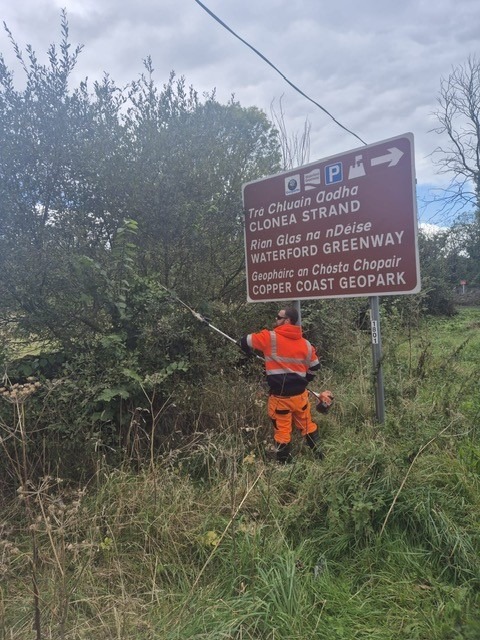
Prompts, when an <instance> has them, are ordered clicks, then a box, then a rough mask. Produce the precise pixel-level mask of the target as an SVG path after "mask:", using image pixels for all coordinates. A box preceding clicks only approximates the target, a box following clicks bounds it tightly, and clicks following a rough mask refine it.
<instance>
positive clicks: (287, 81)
mask: <svg viewBox="0 0 480 640" xmlns="http://www.w3.org/2000/svg"><path fill="white" fill-rule="evenodd" d="M195 2H196V3H197V4H199V5H200V6H201V7H202V9H204V11H206V12H207V13H208V14H209V15H210V16H212V18H213V19H214V20H216V21H217V22H218V23H219V24H220V25H222V27H224V28H225V29H226V30H227V31H230V33H231V34H232V35H234V36H235V37H236V38H238V39H239V40H240V42H243V44H246V45H247V47H248V48H249V49H251V50H252V51H253V52H255V53H256V54H257V56H260V58H262V60H264V61H265V62H266V63H267V64H268V65H269V66H270V67H272V69H274V70H275V71H276V72H277V73H278V74H279V75H280V76H282V78H283V79H284V80H285V82H286V83H287V84H289V85H290V86H291V87H292V88H293V89H295V91H297V92H298V93H299V94H300V95H301V96H303V97H304V98H306V99H307V100H309V101H310V102H312V103H313V104H314V105H315V106H316V107H318V108H319V109H321V110H322V111H323V112H324V113H326V114H327V116H329V117H330V118H331V119H332V120H333V121H334V122H335V124H337V125H338V126H339V127H341V128H342V129H343V130H344V131H347V133H350V134H351V135H352V136H354V137H355V138H357V140H360V142H361V143H362V144H367V143H366V142H365V140H362V138H360V136H357V134H356V133H354V132H353V131H352V130H351V129H348V127H345V126H344V125H343V124H342V123H341V122H339V121H338V120H337V119H336V118H335V117H334V116H333V115H332V114H331V113H330V112H329V111H328V110H327V109H325V107H322V105H321V104H319V103H318V102H316V100H314V99H313V98H310V96H308V95H307V94H306V93H305V92H304V91H302V90H301V89H300V88H299V87H297V85H295V84H293V82H291V80H289V79H288V78H287V76H286V75H285V74H284V73H282V72H281V71H280V69H278V68H277V67H276V66H275V65H274V64H273V63H272V62H270V60H269V59H268V58H266V57H265V56H264V55H263V54H262V53H260V51H258V49H255V47H253V46H252V45H251V44H249V43H248V42H247V41H246V40H244V39H243V38H242V37H241V36H239V35H238V33H235V31H234V30H233V29H231V28H230V27H229V26H228V24H225V22H223V20H221V19H220V18H219V17H218V16H217V15H216V14H215V13H213V11H211V10H210V9H209V8H208V7H206V6H205V5H204V4H203V2H200V0H195Z"/></svg>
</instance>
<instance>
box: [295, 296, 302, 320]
mask: <svg viewBox="0 0 480 640" xmlns="http://www.w3.org/2000/svg"><path fill="white" fill-rule="evenodd" d="M293 306H294V307H295V309H296V310H297V311H298V322H297V324H298V325H299V326H302V309H301V307H300V300H294V301H293Z"/></svg>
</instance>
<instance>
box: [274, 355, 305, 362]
mask: <svg viewBox="0 0 480 640" xmlns="http://www.w3.org/2000/svg"><path fill="white" fill-rule="evenodd" d="M265 362H291V363H295V364H305V358H283V357H282V356H276V357H275V358H273V357H272V356H266V357H265Z"/></svg>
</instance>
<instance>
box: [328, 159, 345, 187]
mask: <svg viewBox="0 0 480 640" xmlns="http://www.w3.org/2000/svg"><path fill="white" fill-rule="evenodd" d="M342 180H343V166H342V163H341V162H336V163H335V164H327V166H326V167H325V184H334V183H335V182H342Z"/></svg>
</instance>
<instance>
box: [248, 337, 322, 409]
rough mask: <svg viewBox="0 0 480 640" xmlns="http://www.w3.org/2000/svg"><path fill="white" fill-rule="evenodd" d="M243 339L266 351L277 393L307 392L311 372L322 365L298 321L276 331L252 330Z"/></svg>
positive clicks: (270, 383)
mask: <svg viewBox="0 0 480 640" xmlns="http://www.w3.org/2000/svg"><path fill="white" fill-rule="evenodd" d="M242 343H243V345H245V346H247V347H250V348H251V349H256V350H257V351H261V352H262V353H263V355H264V357H265V370H266V374H267V382H268V386H269V388H270V393H272V394H274V395H278V396H295V395H298V394H299V393H303V391H305V389H306V387H307V384H308V382H309V380H310V379H311V378H312V375H311V372H312V371H315V370H316V369H318V368H319V367H320V362H319V361H318V357H317V353H316V351H315V347H313V346H312V345H311V344H310V342H309V341H308V340H306V339H305V338H304V337H303V335H302V329H301V327H299V326H297V325H293V324H284V325H282V326H280V327H275V329H273V331H268V329H263V331H259V332H258V333H250V334H248V335H247V336H246V337H245V338H244V339H242Z"/></svg>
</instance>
